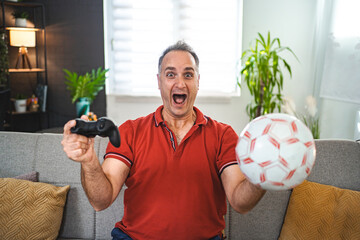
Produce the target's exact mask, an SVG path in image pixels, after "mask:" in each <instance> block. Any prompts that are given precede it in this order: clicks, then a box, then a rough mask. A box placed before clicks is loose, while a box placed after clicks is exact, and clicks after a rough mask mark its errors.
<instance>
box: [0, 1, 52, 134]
mask: <svg viewBox="0 0 360 240" xmlns="http://www.w3.org/2000/svg"><path fill="white" fill-rule="evenodd" d="M15 12H17V13H19V14H20V13H24V12H25V15H27V17H28V18H27V21H26V26H24V25H23V26H19V25H17V24H16V22H15V18H14V16H13V15H14V13H15ZM1 14H2V15H1V18H0V21H1V24H0V26H1V30H2V31H3V32H5V36H6V41H7V44H8V53H9V54H8V55H9V58H8V59H9V77H8V86H9V88H10V96H11V103H10V106H11V107H10V111H9V112H8V118H7V125H6V130H13V131H27V132H35V131H38V130H41V129H43V128H47V124H48V119H47V118H48V114H47V108H46V100H47V85H48V79H47V61H46V23H45V7H44V5H43V4H41V3H31V2H12V1H4V0H2V1H1ZM19 94H21V95H25V96H26V97H27V98H31V97H32V96H34V95H35V98H34V99H33V103H32V104H35V105H33V107H32V108H29V106H28V108H27V110H26V111H25V112H21V113H20V112H16V111H15V108H14V104H13V103H14V99H16V97H17V96H19ZM36 98H37V104H38V105H39V107H38V108H37V106H36V103H35V102H36ZM29 102H31V100H30V99H29V100H28V103H29ZM0 104H2V103H0Z"/></svg>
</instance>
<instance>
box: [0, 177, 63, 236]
mask: <svg viewBox="0 0 360 240" xmlns="http://www.w3.org/2000/svg"><path fill="white" fill-rule="evenodd" d="M69 188H70V186H65V187H57V186H54V185H51V184H47V183H40V182H30V181H27V180H20V179H13V178H0V192H1V196H0V202H1V207H0V236H2V237H3V238H4V239H56V237H57V235H58V233H59V229H60V225H61V221H62V215H63V209H64V205H65V201H66V195H67V192H68V191H69Z"/></svg>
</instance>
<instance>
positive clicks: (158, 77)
mask: <svg viewBox="0 0 360 240" xmlns="http://www.w3.org/2000/svg"><path fill="white" fill-rule="evenodd" d="M156 77H157V80H158V89H160V76H159V74H156Z"/></svg>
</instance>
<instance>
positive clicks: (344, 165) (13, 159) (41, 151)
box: [0, 132, 360, 240]
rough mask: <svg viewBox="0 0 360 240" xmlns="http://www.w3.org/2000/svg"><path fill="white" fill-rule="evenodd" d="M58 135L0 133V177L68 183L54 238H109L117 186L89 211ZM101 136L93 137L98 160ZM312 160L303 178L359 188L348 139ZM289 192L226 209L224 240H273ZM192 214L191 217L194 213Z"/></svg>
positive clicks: (358, 161) (117, 206) (327, 144)
mask: <svg viewBox="0 0 360 240" xmlns="http://www.w3.org/2000/svg"><path fill="white" fill-rule="evenodd" d="M61 139H62V134H49V133H16V132H0V153H1V157H0V166H1V167H0V177H14V176H17V175H21V174H24V173H27V172H30V171H37V172H39V180H40V181H41V182H46V183H51V184H54V185H58V186H63V185H70V186H71V189H70V191H69V193H68V197H67V202H66V205H65V210H64V217H63V222H62V226H61V229H60V233H59V238H61V239H63V238H64V239H67V238H73V239H74V238H75V239H111V237H110V232H111V230H112V228H113V226H114V224H115V222H116V221H119V220H120V219H121V217H122V213H123V202H122V199H123V190H122V191H121V193H120V195H119V197H118V198H117V200H116V202H115V203H114V204H113V205H112V206H111V207H110V208H108V209H106V210H104V211H101V212H95V211H94V210H93V209H92V207H91V205H90V204H89V202H88V200H87V198H86V196H85V193H84V191H83V189H82V187H81V183H80V165H79V164H78V163H75V162H72V161H71V160H69V159H68V158H67V157H66V155H65V153H64V152H63V150H62V146H61V143H60V142H61ZM107 143H108V139H107V138H99V137H97V138H96V141H95V149H96V151H97V153H98V157H99V159H100V160H101V161H102V157H103V155H104V152H105V148H106V145H107ZM316 149H317V159H316V164H315V167H314V168H313V170H312V172H311V175H310V176H309V178H308V180H310V181H315V182H318V183H323V184H328V185H333V186H336V187H341V188H346V189H353V190H357V191H359V190H360V146H359V144H358V143H356V142H353V141H348V140H318V141H316ZM290 194H291V191H278V192H270V191H268V192H267V193H266V194H265V196H264V198H263V199H262V200H261V201H260V202H259V204H258V205H257V206H256V207H255V208H254V209H253V210H252V211H251V212H250V213H248V214H246V215H241V214H238V213H236V212H235V211H233V210H232V209H231V208H230V207H229V208H228V214H227V215H226V222H227V225H226V235H227V239H231V240H235V239H266V240H269V239H277V238H278V236H279V234H280V231H281V226H282V224H283V219H284V216H285V213H286V208H287V204H288V201H289V196H290ZM194 217H196V216H194Z"/></svg>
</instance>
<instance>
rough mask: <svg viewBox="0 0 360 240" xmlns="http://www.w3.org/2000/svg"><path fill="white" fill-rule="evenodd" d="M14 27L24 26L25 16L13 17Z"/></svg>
mask: <svg viewBox="0 0 360 240" xmlns="http://www.w3.org/2000/svg"><path fill="white" fill-rule="evenodd" d="M15 26H16V27H26V18H15Z"/></svg>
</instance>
